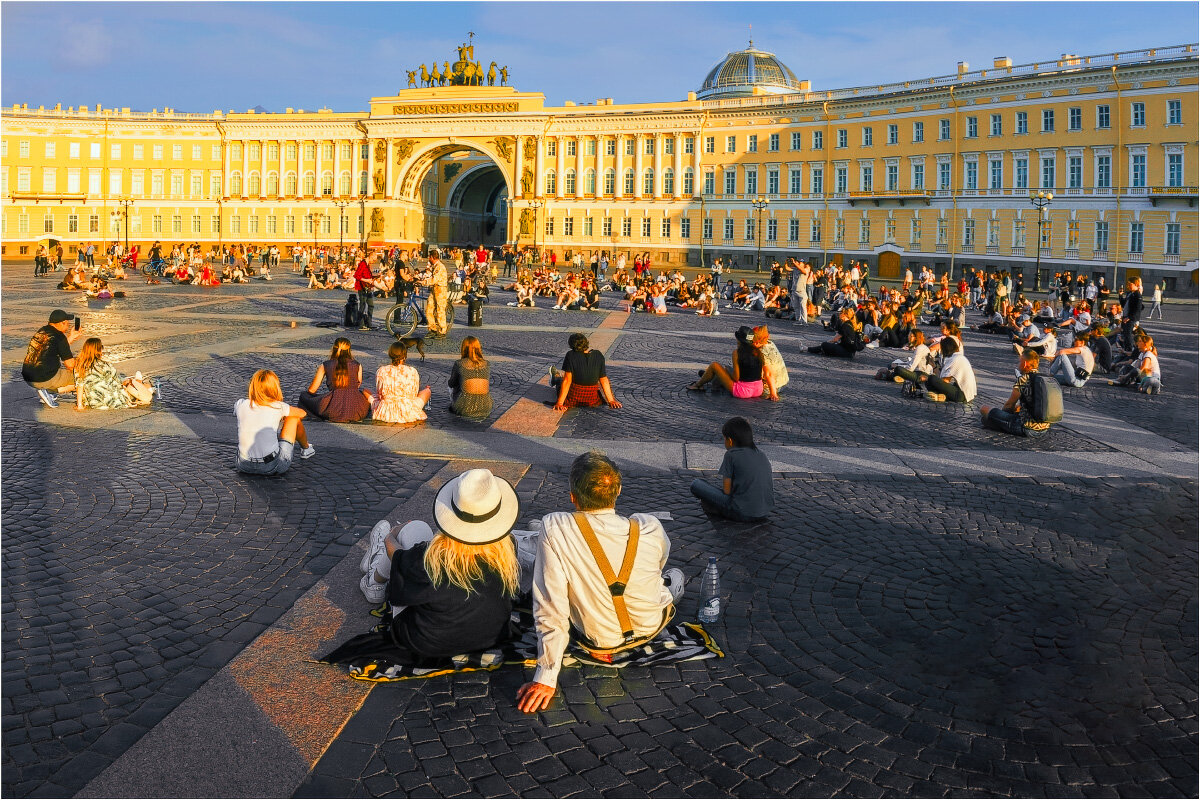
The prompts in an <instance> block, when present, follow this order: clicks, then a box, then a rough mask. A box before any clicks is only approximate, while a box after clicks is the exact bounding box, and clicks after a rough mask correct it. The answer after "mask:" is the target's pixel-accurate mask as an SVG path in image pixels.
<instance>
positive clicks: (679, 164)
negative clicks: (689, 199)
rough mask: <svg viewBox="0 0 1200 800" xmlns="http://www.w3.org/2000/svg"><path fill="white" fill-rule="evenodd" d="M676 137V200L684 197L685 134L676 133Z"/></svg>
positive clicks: (693, 187) (693, 179)
mask: <svg viewBox="0 0 1200 800" xmlns="http://www.w3.org/2000/svg"><path fill="white" fill-rule="evenodd" d="M673 135H674V136H675V159H674V160H675V164H674V169H675V193H674V194H675V199H676V200H678V199H679V198H681V197H683V134H682V133H680V132H678V131H676V132H675V133H674V134H673ZM692 181H693V186H692V189H693V191H694V190H695V188H696V187H695V185H694V184H695V176H694V175H693V177H692Z"/></svg>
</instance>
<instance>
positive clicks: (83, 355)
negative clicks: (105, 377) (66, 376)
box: [75, 336, 104, 380]
mask: <svg viewBox="0 0 1200 800" xmlns="http://www.w3.org/2000/svg"><path fill="white" fill-rule="evenodd" d="M103 352H104V343H103V342H101V341H100V339H99V338H97V337H95V336H93V337H91V338H90V339H88V340H87V341H86V342H84V343H83V347H82V348H81V349H80V351H79V357H78V358H77V359H75V376H76V377H77V378H78V379H79V380H83V379H84V378H86V377H87V376H88V375H91V374H92V367H93V366H95V365H96V362H97V361H99V360H100V355H101V353H103Z"/></svg>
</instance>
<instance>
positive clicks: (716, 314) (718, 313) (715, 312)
mask: <svg viewBox="0 0 1200 800" xmlns="http://www.w3.org/2000/svg"><path fill="white" fill-rule="evenodd" d="M712 315H713V316H714V317H719V316H721V312H720V311H717V310H716V309H713V313H712Z"/></svg>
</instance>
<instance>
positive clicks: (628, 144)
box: [625, 139, 636, 156]
mask: <svg viewBox="0 0 1200 800" xmlns="http://www.w3.org/2000/svg"><path fill="white" fill-rule="evenodd" d="M634 147H636V145H635V144H634V141H633V139H626V140H625V155H627V156H631V155H633V152H634V151H633V148H634Z"/></svg>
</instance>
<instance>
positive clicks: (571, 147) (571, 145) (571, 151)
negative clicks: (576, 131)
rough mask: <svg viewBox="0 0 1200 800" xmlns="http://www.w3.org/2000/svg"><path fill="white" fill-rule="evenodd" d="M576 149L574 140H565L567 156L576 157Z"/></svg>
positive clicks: (564, 224)
mask: <svg viewBox="0 0 1200 800" xmlns="http://www.w3.org/2000/svg"><path fill="white" fill-rule="evenodd" d="M576 147H577V144H576V142H575V140H574V139H568V140H567V155H569V156H574V155H576V154H577V152H578V151H577V150H576ZM563 231H564V233H565V231H566V222H565V221H564V223H563Z"/></svg>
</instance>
